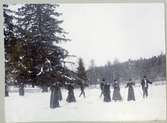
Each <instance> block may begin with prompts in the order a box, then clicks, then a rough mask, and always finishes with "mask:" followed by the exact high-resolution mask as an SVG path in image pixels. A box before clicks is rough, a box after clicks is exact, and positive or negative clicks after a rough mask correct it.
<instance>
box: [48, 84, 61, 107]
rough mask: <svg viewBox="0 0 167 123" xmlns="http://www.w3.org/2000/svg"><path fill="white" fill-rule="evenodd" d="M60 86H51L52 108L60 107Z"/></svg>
mask: <svg viewBox="0 0 167 123" xmlns="http://www.w3.org/2000/svg"><path fill="white" fill-rule="evenodd" d="M59 88H60V87H59V85H58V83H54V84H53V85H52V86H51V88H50V89H51V96H50V108H56V107H59Z"/></svg>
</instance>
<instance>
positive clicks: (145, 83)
mask: <svg viewBox="0 0 167 123" xmlns="http://www.w3.org/2000/svg"><path fill="white" fill-rule="evenodd" d="M148 84H152V82H150V81H149V80H148V79H147V77H146V76H144V77H143V79H142V81H141V86H142V90H143V98H145V97H148Z"/></svg>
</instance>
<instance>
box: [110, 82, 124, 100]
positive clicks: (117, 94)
mask: <svg viewBox="0 0 167 123" xmlns="http://www.w3.org/2000/svg"><path fill="white" fill-rule="evenodd" d="M113 88H114V92H113V97H112V99H113V100H114V101H121V100H122V97H121V94H120V86H119V83H118V81H117V80H114V83H113Z"/></svg>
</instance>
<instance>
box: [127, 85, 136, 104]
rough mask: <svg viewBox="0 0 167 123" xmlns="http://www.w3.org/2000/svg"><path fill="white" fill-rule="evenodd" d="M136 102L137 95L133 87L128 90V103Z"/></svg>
mask: <svg viewBox="0 0 167 123" xmlns="http://www.w3.org/2000/svg"><path fill="white" fill-rule="evenodd" d="M130 100H134V101H135V94H134V89H133V87H129V89H128V101H130Z"/></svg>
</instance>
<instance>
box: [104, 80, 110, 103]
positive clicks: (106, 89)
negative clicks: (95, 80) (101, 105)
mask: <svg viewBox="0 0 167 123" xmlns="http://www.w3.org/2000/svg"><path fill="white" fill-rule="evenodd" d="M103 95H104V102H110V101H111V97H110V84H109V83H105V84H104V93H103Z"/></svg>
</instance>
